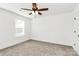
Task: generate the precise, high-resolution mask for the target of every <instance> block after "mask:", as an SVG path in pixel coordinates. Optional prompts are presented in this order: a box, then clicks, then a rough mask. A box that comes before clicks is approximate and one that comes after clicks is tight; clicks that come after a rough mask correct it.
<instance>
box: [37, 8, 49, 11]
mask: <svg viewBox="0 0 79 59" xmlns="http://www.w3.org/2000/svg"><path fill="white" fill-rule="evenodd" d="M47 10H48V8H41V9H38V11H47Z"/></svg>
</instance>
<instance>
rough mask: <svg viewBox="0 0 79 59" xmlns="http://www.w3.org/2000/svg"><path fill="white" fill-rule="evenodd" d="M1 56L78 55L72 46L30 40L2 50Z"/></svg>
mask: <svg viewBox="0 0 79 59" xmlns="http://www.w3.org/2000/svg"><path fill="white" fill-rule="evenodd" d="M0 55H1V56H77V53H76V52H75V51H74V50H73V48H72V47H69V46H64V45H57V44H51V43H45V42H39V41H34V40H29V41H26V42H24V43H21V44H18V45H16V46H12V47H9V48H6V49H3V50H1V51H0Z"/></svg>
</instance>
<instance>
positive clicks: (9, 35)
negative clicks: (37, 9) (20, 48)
mask: <svg viewBox="0 0 79 59" xmlns="http://www.w3.org/2000/svg"><path fill="white" fill-rule="evenodd" d="M16 19H20V20H24V21H25V35H24V36H21V37H16V35H15V34H16V33H15V20H16ZM30 21H31V19H29V18H24V17H22V16H20V15H18V14H15V13H12V12H9V11H7V10H4V9H1V8H0V49H3V48H6V47H9V46H12V45H15V44H17V43H20V42H24V41H26V40H28V39H29V37H30V25H31V23H30Z"/></svg>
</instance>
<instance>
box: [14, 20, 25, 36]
mask: <svg viewBox="0 0 79 59" xmlns="http://www.w3.org/2000/svg"><path fill="white" fill-rule="evenodd" d="M24 23H25V22H24V20H18V19H16V20H15V31H16V37H20V36H23V35H24V28H25V26H24V25H25V24H24Z"/></svg>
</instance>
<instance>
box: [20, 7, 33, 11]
mask: <svg viewBox="0 0 79 59" xmlns="http://www.w3.org/2000/svg"><path fill="white" fill-rule="evenodd" d="M21 9H22V10H28V11H32V10H31V9H26V8H21Z"/></svg>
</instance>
